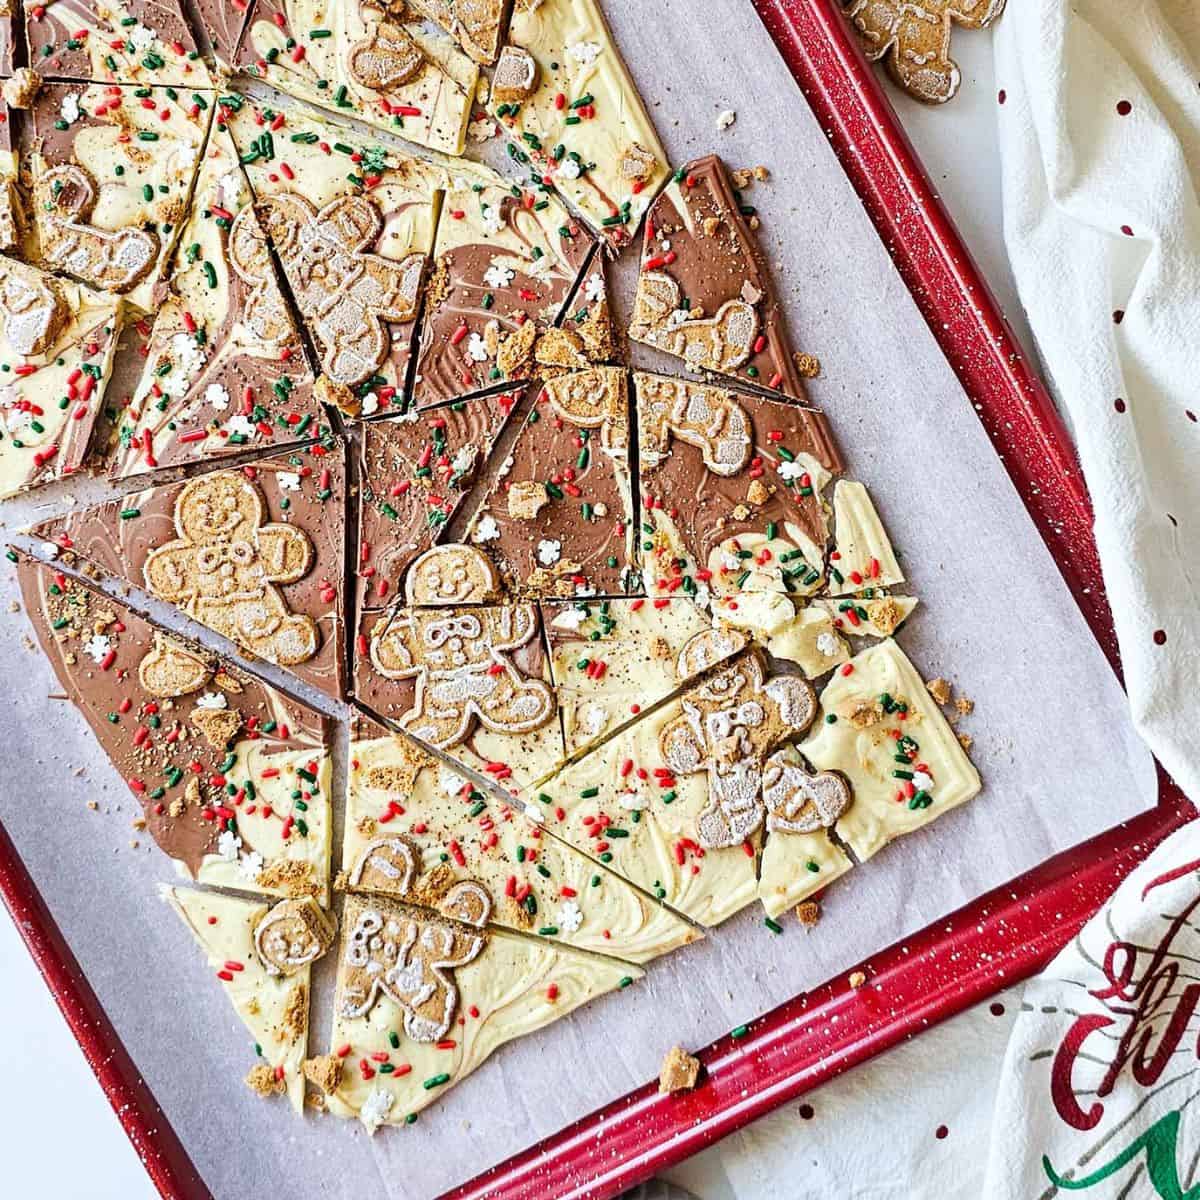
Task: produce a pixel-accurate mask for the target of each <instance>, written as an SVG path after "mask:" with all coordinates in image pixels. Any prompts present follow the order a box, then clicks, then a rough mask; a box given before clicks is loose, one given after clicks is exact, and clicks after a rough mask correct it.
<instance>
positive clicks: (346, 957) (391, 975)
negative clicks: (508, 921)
mask: <svg viewBox="0 0 1200 1200" xmlns="http://www.w3.org/2000/svg"><path fill="white" fill-rule="evenodd" d="M473 886H474V887H476V888H478V889H479V890H480V891H481V892H482V891H483V889H482V888H480V887H479V885H478V884H474V885H473ZM484 895H486V892H484ZM488 905H489V908H490V899H489V901H488ZM345 921H346V937H345V941H344V943H343V947H342V959H341V963H340V964H339V969H338V999H337V1004H338V1009H339V1011H340V1013H341V1015H343V1016H345V1017H362V1016H365V1015H366V1014H367V1013H368V1012H369V1011H370V1009H371V1006H372V1005H373V1004H374V1003H375V1001H376V1000H377V999H378V997H379V996H381V995H382V996H386V997H387V998H388V999H389V1000H391V1001H393V1002H394V1003H395V1004H396V1005H397V1006H398V1007H399V1008H400V1009H401V1011H402V1012H403V1013H404V1032H405V1033H406V1034H407V1035H408V1036H409V1037H410V1038H412V1039H413V1041H416V1042H425V1043H429V1042H437V1041H440V1040H441V1039H442V1038H444V1037H445V1036H446V1034H447V1033H448V1032H449V1031H450V1027H451V1024H452V1023H453V1020H454V1012H455V1009H456V1008H457V1006H458V988H457V987H456V986H455V983H454V971H455V969H456V968H458V967H462V966H465V965H466V964H467V963H470V962H473V961H474V960H475V959H476V958H478V957H479V955H480V953H481V952H482V951H483V949H484V947H485V946H486V944H487V934H486V933H485V932H484V931H483V930H482V929H480V928H477V927H476V926H473V925H465V924H463V923H461V922H459V921H457V920H454V919H450V918H446V917H444V916H441V915H440V914H435V913H432V912H429V911H427V910H421V909H413V908H408V907H404V906H401V905H398V904H394V903H391V902H389V901H385V900H370V901H368V900H365V899H362V898H359V897H351V898H350V899H349V900H348V901H347V903H346V914H345Z"/></svg>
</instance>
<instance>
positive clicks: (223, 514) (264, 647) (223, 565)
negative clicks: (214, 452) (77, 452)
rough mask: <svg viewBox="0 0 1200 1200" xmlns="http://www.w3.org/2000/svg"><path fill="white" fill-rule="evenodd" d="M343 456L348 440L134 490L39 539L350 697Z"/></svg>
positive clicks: (50, 528) (41, 532) (42, 530)
mask: <svg viewBox="0 0 1200 1200" xmlns="http://www.w3.org/2000/svg"><path fill="white" fill-rule="evenodd" d="M342 455H343V450H342V447H341V444H340V443H338V442H336V441H331V442H327V443H323V444H322V443H318V444H315V445H313V446H309V447H307V448H306V449H303V450H297V451H295V452H294V453H292V454H290V455H288V456H286V457H280V458H271V459H263V460H262V461H259V462H255V463H254V464H252V465H248V466H244V467H238V468H229V469H226V470H223V471H214V472H212V473H210V474H207V475H200V476H197V477H196V478H194V479H192V480H190V481H189V482H187V483H173V484H163V485H160V486H158V487H150V488H147V489H146V490H144V491H142V492H134V493H131V494H129V495H127V496H124V497H122V498H121V499H120V500H111V501H109V502H107V503H105V504H101V505H97V506H96V507H94V508H90V509H85V510H83V511H81V512H78V513H72V514H71V515H69V516H66V517H61V518H58V519H56V520H54V521H50V522H47V523H45V524H43V525H41V526H39V527H38V529H37V530H36V532H37V535H38V536H39V537H42V538H44V539H46V540H48V541H54V542H56V543H57V544H58V545H59V546H60V547H62V549H63V550H64V551H65V552H69V553H70V554H71V555H73V556H75V558H77V559H79V560H82V561H83V562H86V563H88V564H90V565H91V566H93V567H95V568H96V569H98V570H100V571H101V572H103V573H104V574H106V575H109V576H116V577H118V578H121V579H124V580H126V581H128V582H129V583H130V584H132V585H133V586H134V587H137V588H141V589H142V590H143V591H147V592H150V593H151V594H152V595H156V596H157V597H158V598H159V599H161V600H166V601H168V602H170V603H174V604H176V605H178V607H179V608H181V609H182V610H183V611H184V612H186V613H187V614H188V615H189V616H191V617H193V618H194V619H196V620H198V621H200V622H201V623H202V624H205V625H208V626H209V627H210V628H212V629H214V630H216V632H218V633H220V634H222V636H224V637H226V638H228V639H229V640H230V641H231V642H233V643H234V644H235V645H236V646H237V647H238V648H239V649H240V650H241V651H242V652H243V653H245V654H247V655H249V656H252V657H253V656H257V657H259V658H263V659H266V660H267V661H269V662H274V663H277V664H278V665H280V666H284V667H287V668H288V669H289V670H291V671H292V672H293V673H294V674H295V675H296V676H297V677H298V678H300V679H303V680H305V682H307V683H310V684H312V686H313V687H316V688H319V689H320V690H321V691H323V692H326V693H327V694H329V695H330V696H334V697H339V698H340V697H341V695H342V692H343V679H342V675H343V671H342V663H343V637H344V634H343V611H344V610H343V595H342V593H343V575H344V561H345V532H344V516H343V513H344V506H345V470H344V465H343V461H342Z"/></svg>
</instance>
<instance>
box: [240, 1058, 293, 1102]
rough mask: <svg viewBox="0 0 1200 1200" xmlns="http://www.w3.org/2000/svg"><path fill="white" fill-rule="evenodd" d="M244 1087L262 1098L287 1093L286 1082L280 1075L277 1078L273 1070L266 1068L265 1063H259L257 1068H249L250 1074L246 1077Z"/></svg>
mask: <svg viewBox="0 0 1200 1200" xmlns="http://www.w3.org/2000/svg"><path fill="white" fill-rule="evenodd" d="M246 1086H247V1087H248V1088H249V1089H250V1090H251V1091H252V1092H254V1093H256V1094H257V1095H259V1096H262V1097H264V1098H267V1097H270V1096H282V1095H283V1093H284V1092H286V1091H287V1081H286V1080H285V1079H284V1078H283V1076H282V1075H278V1076H277V1075H276V1074H275V1068H274V1067H269V1066H267V1064H266V1063H259V1064H258V1066H256V1067H251V1068H250V1074H249V1075H247V1076H246Z"/></svg>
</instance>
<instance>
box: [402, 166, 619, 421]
mask: <svg viewBox="0 0 1200 1200" xmlns="http://www.w3.org/2000/svg"><path fill="white" fill-rule="evenodd" d="M595 245H596V243H595V240H594V239H593V238H592V236H591V235H590V234H589V233H588V232H587V230H586V229H584V228H583V227H582V226H581V225H580V224H579V222H578V221H577V220H576V219H575V218H574V217H572V216H571V215H570V213H568V212H567V210H566V208H565V207H564V206H563V205H562V203H561V202H560V201H559V200H558V199H557V198H556V197H554V196H552V195H551V196H546V195H544V194H543V193H541V192H538V191H536V190H534V189H533V188H531V187H525V188H523V187H521V186H519V185H517V184H514V183H513V182H512V181H511V180H508V179H505V178H503V177H502V176H500V175H498V174H496V172H494V171H492V170H490V169H489V168H487V167H484V166H481V165H478V164H475V163H467V162H463V163H456V164H455V166H454V169H453V171H452V173H451V178H450V185H449V191H448V192H447V193H446V198H445V201H444V202H443V204H442V215H441V220H440V221H439V223H438V232H437V241H436V243H435V245H434V252H433V253H434V262H433V273H432V277H431V279H430V282H429V287H428V289H427V291H426V296H425V314H424V317H423V319H422V322H421V337H420V351H419V358H418V362H417V377H416V383H415V388H414V394H415V397H416V402H417V405H418V407H422V408H423V407H426V406H427V405H430V404H436V403H438V402H440V401H445V400H453V399H455V398H456V397H459V396H465V395H468V394H470V393H473V392H478V391H481V390H483V389H485V388H488V387H497V386H500V385H502V384H504V383H514V382H521V381H524V380H528V379H529V378H530V377H531V375H532V373H533V370H534V343H535V342H536V340H537V338H538V337H539V336H540V335H541V334H542V333H544V332H545V331H546V330H547V329H549V328H550V327H551V326H553V325H554V323H555V322H556V321H557V320H558V319H559V317H560V316H561V314H562V312H563V309H564V307H565V305H566V303H567V300H568V298H569V297H570V296H571V294H572V292H573V291H574V288H575V284H576V282H577V280H578V279H579V276H580V273H581V272H582V271H583V269H584V267H585V266H586V264H587V262H588V259H589V257H590V256H591V255H592V252H593V251H594V249H595Z"/></svg>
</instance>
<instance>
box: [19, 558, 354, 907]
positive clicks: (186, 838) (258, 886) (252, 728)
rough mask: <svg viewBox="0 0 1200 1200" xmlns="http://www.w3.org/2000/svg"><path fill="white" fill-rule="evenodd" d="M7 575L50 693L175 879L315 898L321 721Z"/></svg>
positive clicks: (145, 633) (96, 600)
mask: <svg viewBox="0 0 1200 1200" xmlns="http://www.w3.org/2000/svg"><path fill="white" fill-rule="evenodd" d="M17 573H18V576H19V579H20V584H21V594H22V599H23V601H24V605H25V610H26V612H27V613H28V614H29V619H30V621H31V622H32V623H33V628H34V632H35V633H36V635H37V639H38V642H39V643H40V644H41V647H42V650H43V651H44V653H45V654H46V656H47V658H48V659H49V660H50V664H51V666H52V667H53V668H54V673H55V675H56V676H57V677H58V681H59V683H60V685H61V686H62V688H63V690H64V691H65V692H66V693H67V696H68V697H69V698H70V700H71V702H72V703H73V704H74V705H75V706H76V707H77V708H78V709H79V711H80V712H81V713H82V714H83V716H84V718H85V719H86V721H87V723H88V725H89V726H90V727H91V730H92V732H93V733H94V734H95V736H96V740H97V741H99V743H100V746H101V748H102V749H103V750H104V753H105V754H106V755H107V756H108V758H109V761H110V762H111V763H112V765H113V767H114V768H115V769H116V771H117V772H118V773H119V774H120V775H121V777H122V778H123V779H124V780H125V782H126V784H127V785H128V787H129V789H130V791H131V792H132V793H133V795H134V797H135V798H136V799H137V801H138V803H139V804H140V805H141V806H142V813H143V816H144V818H145V821H146V830H147V832H148V833H149V834H150V836H151V837H153V838H154V840H155V842H157V843H158V845H159V846H160V847H161V849H162V850H163V852H164V853H165V854H167V855H168V857H170V858H171V859H172V860H173V861H174V862H175V864H176V866H177V868H178V869H179V871H180V872H181V873H183V874H185V875H187V876H188V877H189V878H192V879H195V880H197V881H198V882H201V883H208V884H214V885H218V886H222V887H234V888H240V889H242V890H245V891H261V892H266V893H268V894H271V895H277V896H304V895H311V896H314V897H316V898H317V899H319V900H322V901H324V899H325V898H326V895H327V888H328V874H329V850H330V840H331V827H330V811H329V786H330V785H329V778H330V774H329V773H330V767H329V753H330V750H329V747H330V741H331V737H332V726H331V723H330V722H329V721H328V720H327V719H326V718H325V717H323V716H322V715H321V714H320V713H318V712H315V711H313V710H312V709H310V708H308V707H307V706H305V705H302V704H300V703H298V702H297V701H294V700H290V699H288V698H286V697H284V696H283V695H281V694H280V693H279V692H278V691H277V690H276V689H274V688H272V687H270V686H269V685H267V684H265V683H263V682H261V681H260V680H258V679H256V678H254V677H252V676H250V675H247V674H245V673H244V672H242V671H240V670H238V669H237V668H235V667H232V666H230V665H229V664H228V663H225V662H223V661H222V660H221V659H220V658H219V657H218V656H216V655H214V654H210V653H209V652H207V651H205V650H203V649H201V648H199V647H197V646H195V645H194V644H192V643H190V642H187V641H184V640H183V639H180V638H177V637H174V636H172V635H168V634H165V633H163V632H162V631H161V630H159V629H157V628H156V627H155V626H153V625H151V624H150V623H149V622H148V621H146V620H144V619H143V618H142V617H140V616H138V615H137V614H136V613H135V612H133V610H131V609H130V608H128V607H127V606H126V605H124V604H122V603H120V602H119V601H117V600H115V599H113V598H112V597H110V596H107V595H103V594H102V593H100V592H97V591H95V590H93V589H92V588H90V587H87V586H86V585H84V584H82V583H80V582H78V581H76V580H73V579H70V578H68V577H67V576H66V575H65V574H63V573H62V572H60V571H56V570H55V569H53V568H52V567H49V566H47V565H45V564H44V563H38V562H34V561H33V560H31V559H28V558H24V557H22V558H21V559H20V560H19V562H18V567H17Z"/></svg>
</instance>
